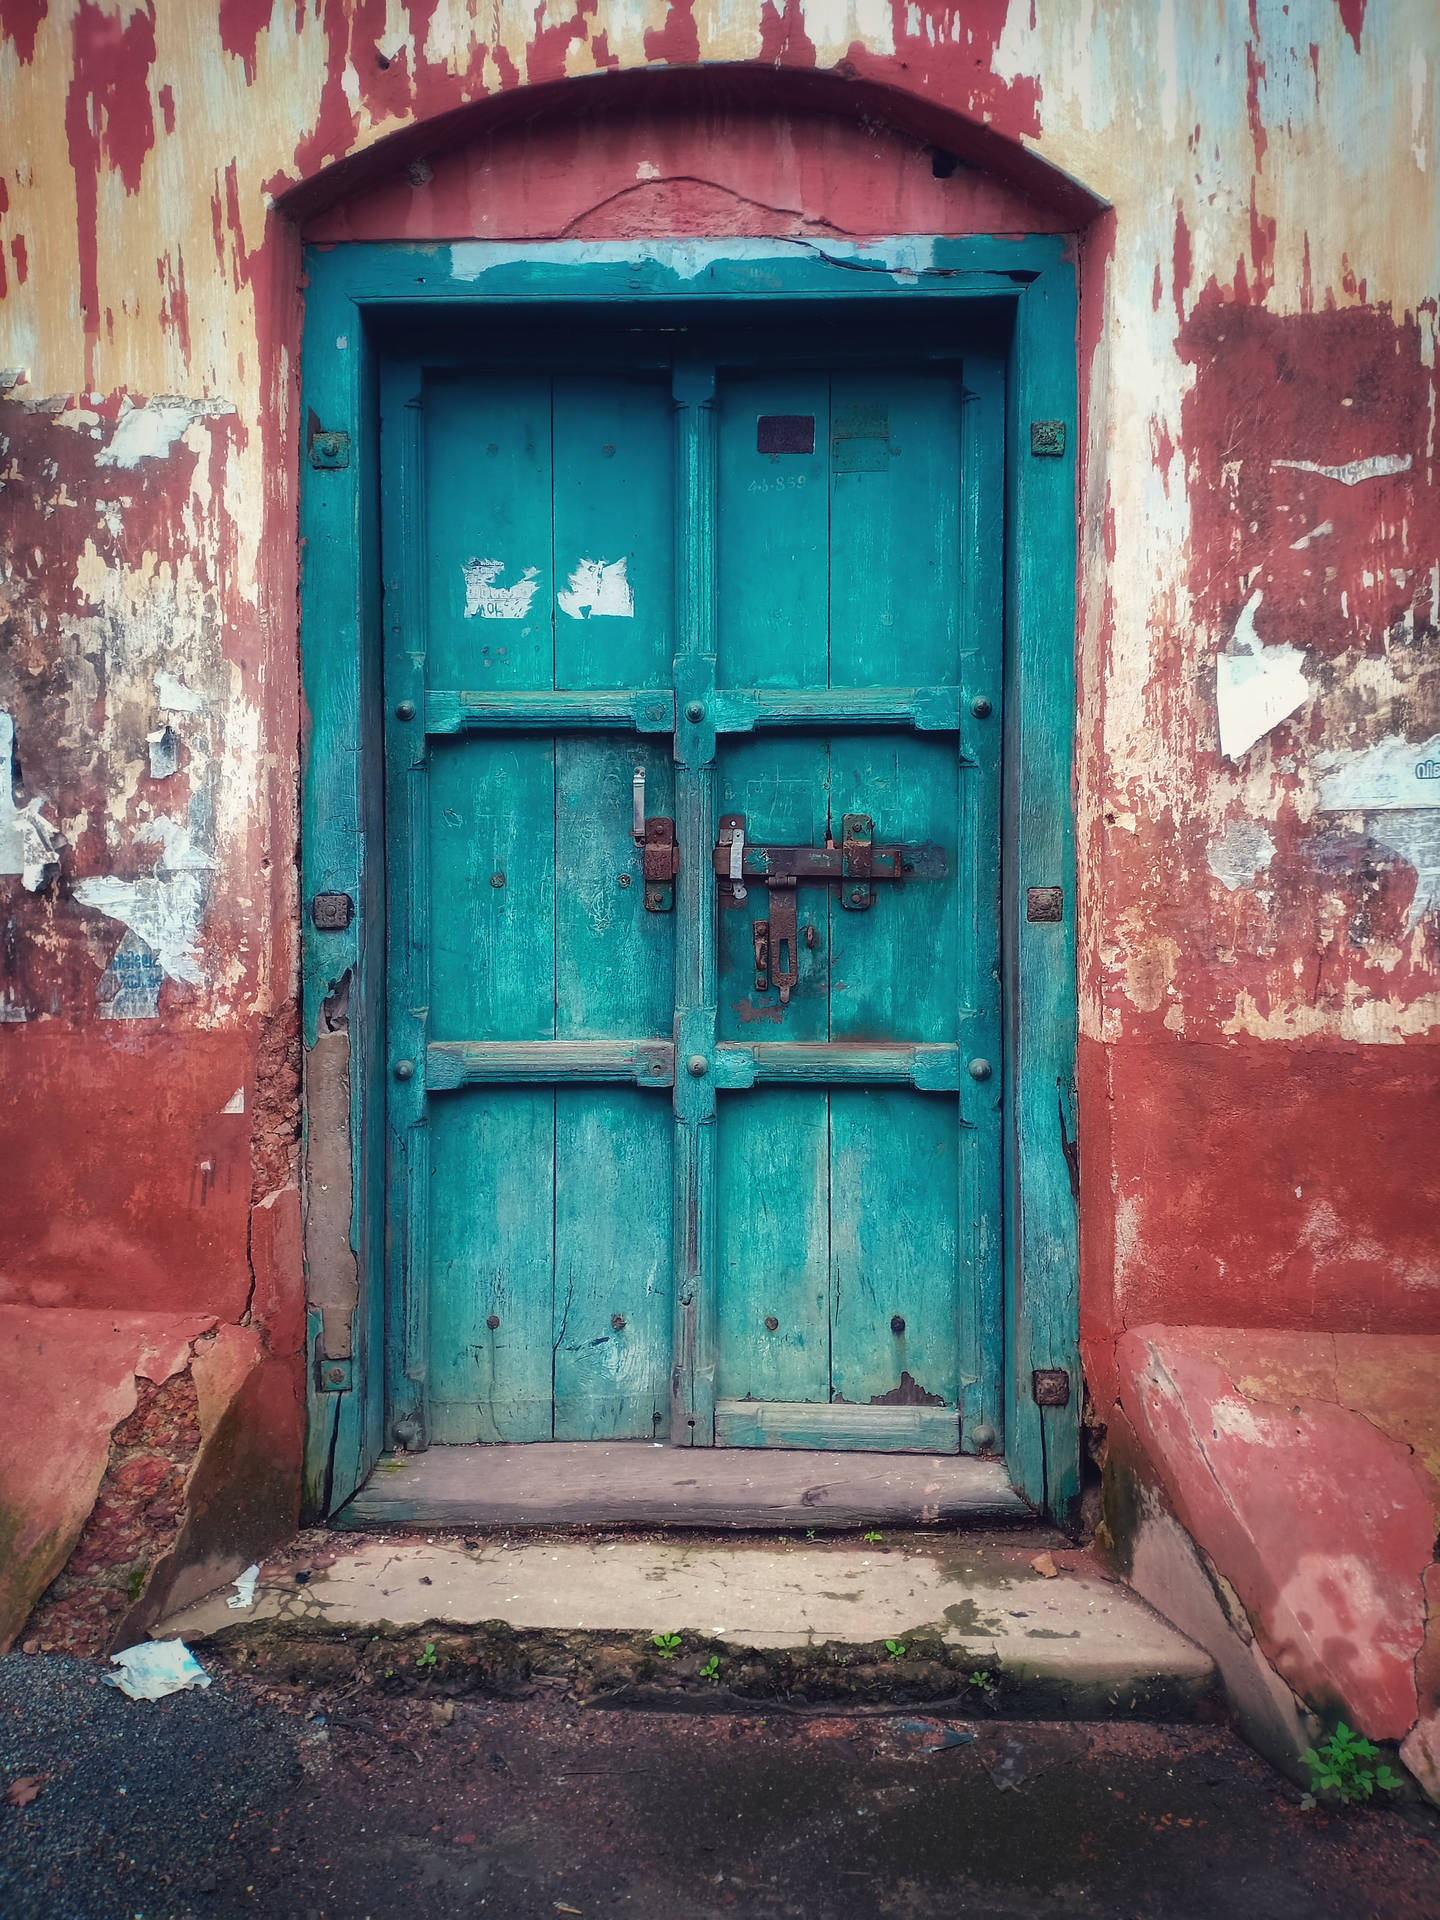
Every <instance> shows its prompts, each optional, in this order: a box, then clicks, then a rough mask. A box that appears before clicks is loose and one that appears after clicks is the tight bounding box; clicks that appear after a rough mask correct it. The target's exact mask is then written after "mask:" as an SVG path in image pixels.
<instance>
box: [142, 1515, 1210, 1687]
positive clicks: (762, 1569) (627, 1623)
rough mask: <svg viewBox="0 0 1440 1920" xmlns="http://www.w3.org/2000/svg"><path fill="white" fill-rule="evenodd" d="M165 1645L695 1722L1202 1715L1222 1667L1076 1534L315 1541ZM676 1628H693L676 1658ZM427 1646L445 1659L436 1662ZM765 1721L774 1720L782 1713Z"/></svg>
mask: <svg viewBox="0 0 1440 1920" xmlns="http://www.w3.org/2000/svg"><path fill="white" fill-rule="evenodd" d="M228 1598H229V1595H228V1592H222V1593H219V1594H215V1595H212V1596H210V1597H209V1598H207V1599H205V1600H202V1601H200V1602H198V1603H196V1604H195V1605H193V1606H190V1607H187V1608H186V1609H184V1610H183V1611H182V1612H179V1613H176V1614H174V1615H172V1616H171V1617H170V1618H169V1619H167V1620H164V1621H162V1622H161V1623H160V1624H159V1625H158V1626H157V1627H156V1628H155V1629H154V1634H155V1637H157V1638H173V1637H178V1638H182V1639H184V1640H185V1641H186V1642H187V1644H189V1645H191V1646H192V1647H195V1646H203V1647H208V1648H209V1649H210V1651H211V1653H212V1654H213V1655H214V1656H215V1657H217V1658H218V1659H219V1660H220V1661H222V1662H223V1663H230V1664H234V1665H237V1666H243V1667H244V1668H245V1669H246V1670H247V1671H249V1672H251V1673H255V1674H259V1675H263V1676H266V1677H269V1678H272V1679H275V1680H280V1681H286V1682H290V1683H297V1684H298V1683H304V1682H307V1681H308V1682H313V1683H324V1684H326V1685H334V1684H337V1683H341V1682H347V1683H348V1682H349V1681H351V1680H359V1681H362V1682H364V1683H367V1684H373V1685H377V1686H380V1687H382V1688H389V1689H390V1690H393V1691H407V1692H411V1691H416V1690H423V1691H425V1692H429V1693H434V1694H436V1695H438V1696H445V1695H454V1694H459V1693H467V1692H475V1691H481V1692H500V1693H506V1692H514V1691H515V1690H516V1689H517V1688H521V1689H523V1688H525V1687H528V1686H535V1685H542V1684H546V1683H550V1684H555V1685H567V1686H569V1687H571V1688H573V1689H574V1690H575V1691H576V1692H577V1693H578V1694H579V1695H580V1696H581V1697H582V1699H584V1700H586V1701H587V1702H589V1703H591V1704H596V1705H599V1704H610V1705H621V1704H626V1703H633V1704H644V1705H651V1706H653V1705H657V1704H658V1705H672V1706H675V1707H684V1708H688V1709H691V1710H695V1709H700V1710H705V1709H715V1708H734V1707H740V1706H745V1707H753V1706H754V1705H755V1703H757V1702H760V1701H766V1702H769V1703H771V1704H773V1705H774V1706H775V1707H776V1708H777V1710H782V1711H783V1710H785V1709H787V1708H792V1709H793V1708H808V1707H813V1706H817V1705H819V1704H821V1703H830V1704H831V1705H832V1706H834V1705H843V1706H846V1707H849V1708H851V1709H861V1710H863V1709H865V1708H867V1707H868V1708H870V1709H872V1710H878V1709H882V1708H885V1707H888V1706H893V1705H895V1704H903V1703H906V1702H909V1703H917V1704H918V1703H923V1704H925V1705H926V1706H929V1707H938V1706H940V1705H942V1704H944V1705H945V1706H946V1707H947V1708H948V1710H950V1711H952V1712H960V1713H990V1712H994V1713H999V1714H1003V1715H1009V1716H1012V1717H1013V1716H1020V1717H1031V1718H1042V1719H1056V1718H1059V1719H1108V1718H1127V1717H1128V1718H1138V1719H1150V1720H1183V1719H1191V1718H1194V1717H1196V1716H1197V1715H1201V1714H1204V1713H1205V1712H1207V1711H1209V1710H1210V1707H1211V1703H1212V1702H1213V1701H1214V1699H1215V1674H1214V1669H1213V1665H1212V1662H1211V1660H1210V1658H1209V1656H1208V1655H1207V1654H1205V1653H1203V1652H1202V1651H1201V1650H1200V1649H1199V1648H1198V1647H1196V1646H1195V1645H1194V1644H1193V1643H1192V1642H1191V1641H1189V1640H1187V1639H1186V1638H1185V1637H1184V1635H1183V1634H1181V1633H1178V1632H1177V1631H1176V1630H1175V1628H1173V1627H1172V1626H1170V1625H1169V1624H1168V1623H1167V1622H1166V1621H1164V1620H1162V1619H1161V1618H1160V1616H1159V1615H1158V1614H1156V1613H1154V1612H1152V1611H1151V1609H1150V1608H1149V1607H1148V1606H1147V1605H1146V1604H1145V1603H1144V1601H1142V1600H1141V1599H1140V1598H1139V1597H1138V1596H1137V1595H1136V1594H1134V1593H1132V1592H1131V1591H1130V1589H1129V1588H1128V1587H1126V1586H1124V1585H1123V1584H1121V1583H1120V1582H1118V1581H1116V1580H1113V1579H1111V1578H1109V1577H1107V1576H1106V1574H1105V1573H1104V1572H1103V1571H1102V1570H1101V1569H1100V1568H1099V1567H1098V1566H1097V1565H1096V1564H1095V1563H1094V1561H1092V1560H1091V1559H1090V1557H1089V1556H1088V1555H1087V1554H1085V1553H1084V1552H1082V1551H1080V1550H1078V1549H1074V1548H1069V1547H1066V1546H1065V1545H1064V1544H1063V1543H1061V1541H1060V1539H1059V1536H1057V1535H1055V1534H1053V1533H1048V1532H1041V1531H1039V1530H1027V1531H1026V1532H1025V1533H1021V1532H1019V1531H1016V1530H1009V1531H992V1532H989V1533H984V1534H981V1533H974V1532H969V1533H944V1534H941V1533H908V1534H891V1533H888V1532H887V1533H886V1534H885V1535H884V1537H883V1538H879V1537H877V1538H875V1539H872V1540H866V1539H857V1538H854V1537H850V1538H846V1539H829V1540H824V1539H815V1540H806V1539H793V1538H792V1539H778V1538H774V1537H770V1538H762V1537H756V1536H751V1537H748V1538H744V1539H737V1538H724V1537H718V1538H717V1537H710V1538H697V1537H691V1538H688V1539H687V1538H676V1537H674V1536H670V1537H666V1538H661V1539H655V1538H640V1537H635V1536H633V1535H622V1536H620V1537H618V1538H613V1539H608V1540H607V1539H603V1538H601V1539H596V1538H593V1537H592V1538H575V1537H553V1536H552V1537H549V1538H542V1537H533V1536H526V1535H521V1536H509V1537H496V1536H484V1535H471V1536H469V1538H468V1539H466V1540H463V1541H462V1540H454V1539H429V1540H427V1539H424V1538H415V1537H409V1536H400V1537H396V1536H372V1537H367V1538H364V1539H354V1538H353V1537H352V1538H350V1539H345V1538H343V1537H341V1536H337V1535H335V1534H333V1533H332V1534H310V1535H307V1536H303V1537H302V1541H301V1542H300V1544H298V1545H297V1547H296V1548H295V1549H294V1550H293V1551H292V1552H291V1553H289V1554H287V1555H285V1556H283V1557H282V1558H281V1559H280V1560H277V1561H276V1562H274V1563H272V1564H270V1565H267V1566H266V1567H265V1568H263V1569H262V1572H261V1578H260V1582H259V1585H258V1588H257V1592H256V1597H255V1602H254V1604H253V1606H251V1607H250V1608H248V1609H246V1610H237V1609H233V1608H231V1607H230V1606H229V1604H228ZM657 1636H674V1637H675V1638H674V1644H673V1646H672V1645H670V1644H660V1643H659V1642H657ZM427 1645H428V1646H429V1647H430V1648H432V1649H433V1654H427V1652H426V1648H427ZM767 1710H768V1709H767Z"/></svg>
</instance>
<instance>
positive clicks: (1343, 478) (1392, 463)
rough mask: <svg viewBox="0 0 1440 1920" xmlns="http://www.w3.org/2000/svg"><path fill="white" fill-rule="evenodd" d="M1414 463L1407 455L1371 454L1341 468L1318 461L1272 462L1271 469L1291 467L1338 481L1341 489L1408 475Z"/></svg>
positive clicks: (1412, 457)
mask: <svg viewBox="0 0 1440 1920" xmlns="http://www.w3.org/2000/svg"><path fill="white" fill-rule="evenodd" d="M1413 461H1414V455H1413V454H1409V453H1372V454H1371V455H1370V456H1369V458H1368V459H1365V460H1347V461H1346V462H1345V464H1344V466H1341V467H1325V466H1322V465H1321V464H1320V462H1319V461H1318V460H1272V461H1271V462H1270V464H1271V466H1272V467H1293V468H1294V469H1295V471H1296V472H1297V473H1318V474H1319V475H1320V477H1321V479H1322V480H1338V481H1339V482H1340V484H1341V486H1342V487H1358V486H1359V485H1360V482H1361V481H1362V480H1383V479H1384V478H1385V476H1386V475H1387V474H1391V473H1408V472H1409V471H1410V468H1411V465H1412V464H1413Z"/></svg>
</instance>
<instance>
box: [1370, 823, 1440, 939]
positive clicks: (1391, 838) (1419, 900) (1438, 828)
mask: <svg viewBox="0 0 1440 1920" xmlns="http://www.w3.org/2000/svg"><path fill="white" fill-rule="evenodd" d="M1365 831H1366V833H1367V834H1368V835H1369V836H1370V838H1371V839H1372V840H1374V841H1375V842H1376V843H1377V844H1378V845H1379V846H1382V847H1384V848H1385V850H1386V852H1387V853H1394V854H1398V855H1399V856H1400V858H1401V859H1402V860H1404V861H1405V862H1406V863H1407V864H1408V865H1409V866H1412V867H1413V868H1414V869H1415V893H1414V897H1413V898H1412V899H1411V902H1410V911H1409V913H1408V914H1407V915H1406V917H1405V931H1406V932H1407V933H1413V932H1414V931H1415V928H1416V927H1417V926H1418V925H1419V923H1420V920H1421V917H1422V916H1423V915H1424V914H1427V913H1429V912H1430V911H1431V910H1432V909H1433V908H1436V907H1440V812H1436V810H1435V809H1434V808H1433V807H1414V808H1410V809H1408V810H1406V811H1403V812H1402V811H1401V810H1400V809H1399V808H1398V807H1397V808H1395V809H1393V810H1392V811H1389V812H1383V813H1367V814H1366V816H1365Z"/></svg>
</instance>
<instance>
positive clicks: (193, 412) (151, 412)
mask: <svg viewBox="0 0 1440 1920" xmlns="http://www.w3.org/2000/svg"><path fill="white" fill-rule="evenodd" d="M234 411H235V409H234V407H232V406H231V405H230V402H229V401H228V400H183V399H179V398H176V397H173V396H171V395H169V394H167V395H165V397H164V398H162V399H158V400H152V401H151V402H150V404H149V405H148V406H146V407H132V408H131V409H130V411H129V412H128V413H126V414H123V415H122V416H121V418H120V420H119V421H118V422H117V423H116V427H115V431H114V433H113V434H112V435H111V438H110V444H109V446H108V447H102V448H101V449H100V451H99V452H98V453H97V454H96V455H95V464H96V466H97V467H134V466H137V465H138V464H139V462H140V461H142V460H163V459H164V458H165V456H166V455H167V454H168V453H169V452H170V449H171V448H172V447H173V446H174V444H175V442H176V441H177V440H178V439H179V438H180V436H181V434H183V433H184V432H185V431H186V430H187V428H189V427H192V426H194V424H195V422H196V421H197V420H204V419H209V418H213V417H214V416H215V415H216V414H222V413H234Z"/></svg>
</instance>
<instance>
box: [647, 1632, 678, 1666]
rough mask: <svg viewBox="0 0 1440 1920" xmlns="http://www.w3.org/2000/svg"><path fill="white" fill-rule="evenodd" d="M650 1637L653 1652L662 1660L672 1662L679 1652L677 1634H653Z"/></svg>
mask: <svg viewBox="0 0 1440 1920" xmlns="http://www.w3.org/2000/svg"><path fill="white" fill-rule="evenodd" d="M650 1637H651V1640H652V1641H653V1642H654V1646H655V1651H656V1652H657V1653H658V1654H659V1656H660V1658H661V1659H662V1660H673V1659H674V1658H675V1656H676V1654H677V1653H678V1652H679V1651H680V1636H679V1634H678V1633H655V1634H652V1635H651V1636H650Z"/></svg>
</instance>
